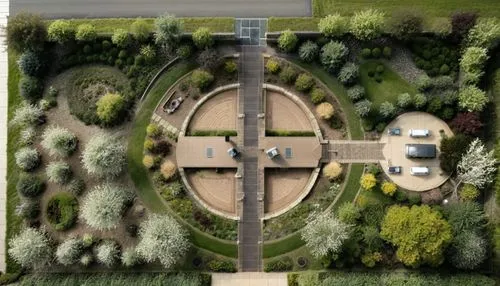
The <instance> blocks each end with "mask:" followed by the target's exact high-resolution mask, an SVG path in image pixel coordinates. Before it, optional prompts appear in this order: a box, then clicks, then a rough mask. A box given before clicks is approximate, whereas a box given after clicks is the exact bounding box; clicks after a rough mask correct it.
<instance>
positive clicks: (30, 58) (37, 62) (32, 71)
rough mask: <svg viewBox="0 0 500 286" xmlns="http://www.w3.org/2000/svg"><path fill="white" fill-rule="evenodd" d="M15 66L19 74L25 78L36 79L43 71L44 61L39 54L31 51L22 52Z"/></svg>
mask: <svg viewBox="0 0 500 286" xmlns="http://www.w3.org/2000/svg"><path fill="white" fill-rule="evenodd" d="M17 64H18V66H19V69H20V70H21V72H22V73H23V74H25V75H27V76H33V77H37V76H39V75H41V74H42V73H43V72H44V70H45V61H44V60H43V58H42V57H41V56H40V54H38V53H36V52H33V51H26V52H24V53H23V54H22V55H21V56H20V57H19V60H18V61H17Z"/></svg>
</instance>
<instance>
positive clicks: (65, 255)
mask: <svg viewBox="0 0 500 286" xmlns="http://www.w3.org/2000/svg"><path fill="white" fill-rule="evenodd" d="M83 251H84V247H83V242H82V240H81V239H78V238H69V239H66V240H65V241H64V242H63V243H61V244H59V246H58V247H57V250H56V259H57V262H59V263H60V264H62V265H72V264H75V263H77V262H78V261H79V260H80V257H81V256H82V253H83Z"/></svg>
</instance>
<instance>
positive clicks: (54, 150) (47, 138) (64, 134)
mask: <svg viewBox="0 0 500 286" xmlns="http://www.w3.org/2000/svg"><path fill="white" fill-rule="evenodd" d="M41 145H42V147H43V148H44V149H46V150H47V151H48V152H49V154H50V155H51V156H61V157H68V156H70V155H71V154H72V153H73V152H74V151H75V150H76V147H77V145H78V139H77V138H76V136H75V134H73V133H71V132H70V131H69V130H68V129H66V128H61V127H58V126H54V125H53V126H50V127H48V128H47V129H45V131H44V132H43V134H42V142H41Z"/></svg>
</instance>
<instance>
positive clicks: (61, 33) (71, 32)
mask: <svg viewBox="0 0 500 286" xmlns="http://www.w3.org/2000/svg"><path fill="white" fill-rule="evenodd" d="M48 36H49V40H51V41H53V42H57V43H59V44H63V43H65V42H67V41H69V40H71V39H73V38H74V37H75V29H74V28H73V27H72V26H71V24H70V22H69V21H66V20H55V21H54V22H52V23H50V25H49V29H48Z"/></svg>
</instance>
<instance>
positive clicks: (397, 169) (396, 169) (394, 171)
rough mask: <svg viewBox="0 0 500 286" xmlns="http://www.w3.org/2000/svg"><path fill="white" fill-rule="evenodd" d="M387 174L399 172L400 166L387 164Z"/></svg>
mask: <svg viewBox="0 0 500 286" xmlns="http://www.w3.org/2000/svg"><path fill="white" fill-rule="evenodd" d="M389 174H401V166H389Z"/></svg>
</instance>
